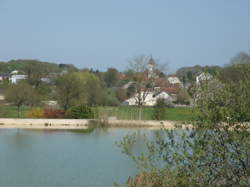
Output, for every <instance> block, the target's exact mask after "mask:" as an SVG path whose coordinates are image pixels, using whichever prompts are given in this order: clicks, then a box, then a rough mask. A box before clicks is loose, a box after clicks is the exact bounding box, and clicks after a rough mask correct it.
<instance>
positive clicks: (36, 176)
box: [0, 128, 154, 187]
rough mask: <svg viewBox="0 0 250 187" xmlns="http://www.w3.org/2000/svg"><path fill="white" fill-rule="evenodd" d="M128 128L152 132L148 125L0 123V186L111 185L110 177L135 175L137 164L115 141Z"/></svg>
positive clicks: (114, 179) (121, 179)
mask: <svg viewBox="0 0 250 187" xmlns="http://www.w3.org/2000/svg"><path fill="white" fill-rule="evenodd" d="M133 132H137V133H138V134H139V135H140V134H141V135H143V134H144V133H146V134H149V135H152V136H153V134H154V131H152V130H145V129H144V130H143V129H118V128H116V129H112V128H111V129H106V130H101V129H99V130H94V131H93V132H90V133H74V132H70V131H44V130H40V131H32V130H20V129H0V150H1V154H0V186H3V187H109V186H110V187H111V186H113V182H118V183H120V184H122V183H124V182H126V180H127V179H128V177H129V176H133V175H135V174H136V173H137V169H136V167H135V164H134V163H133V161H131V160H130V159H129V158H128V157H127V156H126V155H125V154H123V153H121V150H120V148H119V147H118V146H117V145H116V144H115V142H116V141H120V140H121V139H122V138H123V137H124V136H125V135H127V134H131V133H133ZM139 139H140V138H139ZM141 139H143V136H141ZM139 142H140V141H139ZM141 143H143V141H141ZM138 149H140V145H138Z"/></svg>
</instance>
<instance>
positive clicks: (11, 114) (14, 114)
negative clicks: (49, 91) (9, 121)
mask: <svg viewBox="0 0 250 187" xmlns="http://www.w3.org/2000/svg"><path fill="white" fill-rule="evenodd" d="M30 111H31V108H30V107H21V118H28V116H29V112H30ZM0 117H1V118H18V111H17V107H15V106H0Z"/></svg>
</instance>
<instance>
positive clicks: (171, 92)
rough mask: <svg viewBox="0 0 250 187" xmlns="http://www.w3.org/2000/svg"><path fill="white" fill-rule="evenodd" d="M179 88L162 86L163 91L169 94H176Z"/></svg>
mask: <svg viewBox="0 0 250 187" xmlns="http://www.w3.org/2000/svg"><path fill="white" fill-rule="evenodd" d="M179 90H180V89H179V88H164V89H163V91H165V92H167V93H169V94H178V92H179Z"/></svg>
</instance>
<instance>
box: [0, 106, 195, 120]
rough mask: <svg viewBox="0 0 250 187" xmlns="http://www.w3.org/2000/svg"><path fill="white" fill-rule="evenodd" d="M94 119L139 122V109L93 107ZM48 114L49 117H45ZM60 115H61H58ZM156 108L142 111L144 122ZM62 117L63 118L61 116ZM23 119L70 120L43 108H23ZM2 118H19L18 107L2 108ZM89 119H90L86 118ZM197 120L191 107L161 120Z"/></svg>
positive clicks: (174, 110)
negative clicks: (110, 118) (45, 113)
mask: <svg viewBox="0 0 250 187" xmlns="http://www.w3.org/2000/svg"><path fill="white" fill-rule="evenodd" d="M92 109H93V111H94V114H91V115H93V116H94V117H93V118H100V119H105V118H108V117H115V118H116V119H120V120H138V119H139V110H140V108H139V107H93V108H92ZM44 112H47V115H46V116H45V115H44ZM58 113H59V114H58ZM154 113H155V108H153V107H145V108H143V109H142V120H155V118H154ZM60 115H61V116H60ZM58 116H59V117H58ZM20 117H21V118H68V116H66V114H62V110H53V112H52V110H49V109H45V110H44V109H42V108H30V107H24V106H23V107H22V108H21V115H20ZM0 118H18V113H17V107H15V106H0ZM85 118H88V117H85ZM194 118H195V113H194V110H193V108H191V107H178V108H166V109H165V112H164V116H163V118H161V120H170V121H190V120H192V119H194Z"/></svg>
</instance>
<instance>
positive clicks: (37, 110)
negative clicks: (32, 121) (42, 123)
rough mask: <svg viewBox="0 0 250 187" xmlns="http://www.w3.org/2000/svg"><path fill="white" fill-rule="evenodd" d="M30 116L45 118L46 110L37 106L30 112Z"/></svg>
mask: <svg viewBox="0 0 250 187" xmlns="http://www.w3.org/2000/svg"><path fill="white" fill-rule="evenodd" d="M28 116H29V117H30V118H43V117H44V110H43V109H41V108H35V109H32V110H31V111H30V113H29V114H28Z"/></svg>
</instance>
